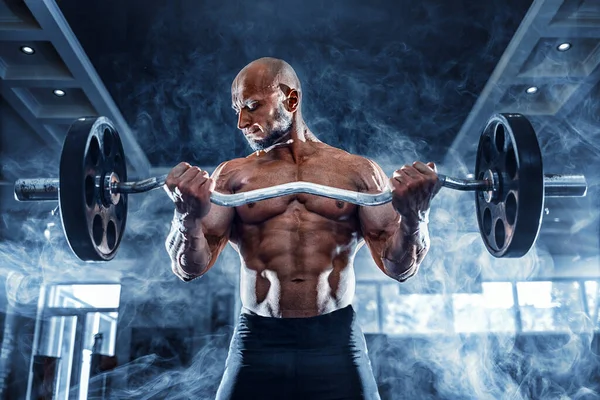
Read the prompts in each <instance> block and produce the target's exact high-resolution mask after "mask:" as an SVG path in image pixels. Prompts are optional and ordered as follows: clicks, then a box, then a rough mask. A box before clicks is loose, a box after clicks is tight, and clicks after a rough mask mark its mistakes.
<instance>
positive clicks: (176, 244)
mask: <svg viewBox="0 0 600 400" xmlns="http://www.w3.org/2000/svg"><path fill="white" fill-rule="evenodd" d="M165 245H166V248H167V252H168V253H169V256H170V258H171V266H172V269H173V272H174V273H175V275H177V276H178V277H180V278H181V279H183V280H184V281H190V280H192V279H194V278H197V277H199V276H201V275H203V274H204V273H205V272H206V271H207V269H208V265H209V263H210V261H211V257H212V256H211V251H210V247H209V245H208V241H207V240H206V237H205V236H204V233H203V232H202V225H201V223H200V220H199V219H191V218H187V217H184V216H183V215H181V214H179V213H178V212H177V211H175V215H174V217H173V221H172V224H171V231H170V232H169V236H168V237H167V241H166V243H165Z"/></svg>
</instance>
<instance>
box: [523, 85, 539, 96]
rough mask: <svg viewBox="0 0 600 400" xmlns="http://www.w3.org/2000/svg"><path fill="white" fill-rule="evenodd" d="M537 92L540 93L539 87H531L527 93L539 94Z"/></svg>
mask: <svg viewBox="0 0 600 400" xmlns="http://www.w3.org/2000/svg"><path fill="white" fill-rule="evenodd" d="M537 91H538V88H537V86H531V87H528V88H527V90H526V92H527V93H528V94H534V93H537Z"/></svg>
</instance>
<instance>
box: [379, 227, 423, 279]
mask: <svg viewBox="0 0 600 400" xmlns="http://www.w3.org/2000/svg"><path fill="white" fill-rule="evenodd" d="M428 250H429V229H428V222H427V218H421V219H414V220H409V219H406V218H402V219H401V220H400V223H399V224H398V228H397V229H396V231H395V232H394V234H393V235H392V236H390V238H389V239H388V240H387V242H386V244H385V246H384V248H383V252H382V261H383V265H384V267H385V272H386V273H387V274H388V275H389V276H391V277H393V278H394V279H396V280H398V281H400V282H403V281H405V280H407V279H408V278H410V277H411V276H413V275H414V274H416V273H417V271H418V269H419V265H420V264H421V262H422V261H423V259H424V258H425V255H426V254H427V251H428Z"/></svg>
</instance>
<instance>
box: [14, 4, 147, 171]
mask: <svg viewBox="0 0 600 400" xmlns="http://www.w3.org/2000/svg"><path fill="white" fill-rule="evenodd" d="M25 4H26V5H27V7H29V10H30V11H31V13H32V14H33V16H34V17H35V19H36V20H37V22H38V23H39V25H40V26H41V27H42V30H43V31H44V32H46V33H48V34H49V37H50V38H51V40H52V44H53V45H54V47H55V49H56V51H57V52H58V54H59V55H60V56H61V58H62V59H63V61H64V62H65V63H66V65H67V66H68V67H69V70H70V72H71V73H72V74H73V76H74V78H75V81H77V82H78V83H80V84H81V87H82V89H83V91H84V93H85V94H86V95H87V97H88V98H89V100H90V103H91V104H92V105H93V106H94V108H95V109H96V111H97V112H98V114H99V115H103V116H106V117H108V118H109V119H111V120H112V122H113V123H114V124H115V127H116V128H117V130H118V131H119V134H120V136H121V140H122V141H123V147H124V149H125V154H126V155H127V161H128V163H129V164H130V165H131V167H133V171H132V172H134V173H136V174H147V173H148V172H149V170H150V162H149V161H148V158H147V157H146V155H145V153H144V151H143V150H142V148H141V147H140V145H139V143H138V142H137V140H136V139H135V137H134V136H133V133H132V132H131V129H130V128H129V125H128V124H127V122H126V121H125V119H124V118H123V115H122V114H121V112H120V111H119V109H118V107H117V105H116V104H115V103H114V101H113V99H112V97H111V95H110V94H109V92H108V90H107V89H106V87H105V86H104V83H103V82H102V80H101V79H100V77H99V76H98V74H97V72H96V70H95V69H94V67H93V65H92V63H91V62H90V60H89V59H88V57H87V55H86V54H85V52H84V50H83V48H82V47H81V44H80V43H79V41H78V40H77V38H76V36H75V34H74V33H73V31H72V30H71V28H70V27H69V24H68V23H67V21H66V19H65V18H64V16H63V14H62V12H61V11H60V8H59V7H58V5H57V4H56V2H55V1H54V0H25Z"/></svg>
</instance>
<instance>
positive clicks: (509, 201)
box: [504, 192, 517, 225]
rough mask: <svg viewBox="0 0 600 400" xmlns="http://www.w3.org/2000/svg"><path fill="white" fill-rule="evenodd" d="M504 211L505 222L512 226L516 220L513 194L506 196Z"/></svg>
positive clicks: (515, 202) (515, 203)
mask: <svg viewBox="0 0 600 400" xmlns="http://www.w3.org/2000/svg"><path fill="white" fill-rule="evenodd" d="M504 210H505V213H506V222H508V224H509V225H514V224H515V220H516V218H517V198H516V197H515V194H514V193H513V192H510V193H509V194H508V196H506V202H505V203H504Z"/></svg>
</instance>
